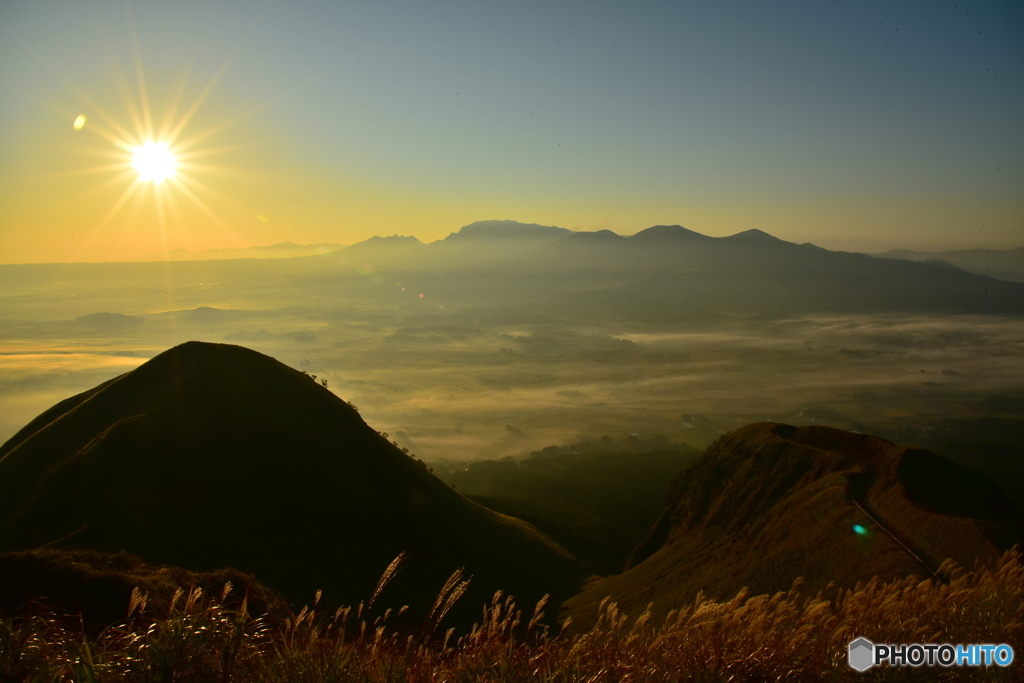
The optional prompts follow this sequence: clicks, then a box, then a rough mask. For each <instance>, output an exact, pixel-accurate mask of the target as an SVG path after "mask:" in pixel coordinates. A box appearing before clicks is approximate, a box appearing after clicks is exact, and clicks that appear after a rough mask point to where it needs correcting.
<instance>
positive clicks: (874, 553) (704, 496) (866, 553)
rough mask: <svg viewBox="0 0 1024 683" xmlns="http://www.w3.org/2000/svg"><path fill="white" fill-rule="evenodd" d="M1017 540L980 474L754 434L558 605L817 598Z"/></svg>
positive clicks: (593, 608) (838, 444)
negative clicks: (744, 592)
mask: <svg viewBox="0 0 1024 683" xmlns="http://www.w3.org/2000/svg"><path fill="white" fill-rule="evenodd" d="M1022 538H1024V516H1022V514H1021V513H1020V511H1018V510H1017V509H1016V508H1015V507H1014V506H1013V505H1012V504H1010V503H1009V501H1008V500H1007V499H1006V498H1005V497H1004V496H1003V495H1002V494H1001V493H1000V492H999V490H998V488H997V487H996V486H995V484H994V483H993V482H992V481H991V480H989V479H987V478H985V477H984V476H982V475H979V474H976V473H974V472H973V471H971V470H969V469H967V468H965V467H963V466H961V465H957V464H955V463H953V462H951V461H949V460H945V459H943V458H940V457H939V456H936V455H934V454H931V453H928V452H926V451H921V450H918V449H908V448H904V447H899V446H895V445H894V444H891V443H889V442H887V441H885V440H883V439H880V438H878V437H873V436H868V435H863V434H854V433H851V432H847V431H845V430H839V429H832V428H829V427H822V426H816V427H802V428H796V427H790V426H788V425H779V424H774V423H760V424H753V425H748V426H747V427H744V428H742V429H740V430H737V431H736V432H733V433H731V434H727V435H726V436H724V437H722V438H721V439H720V440H719V441H717V442H716V443H714V444H712V445H711V446H710V447H709V448H708V450H707V451H706V453H705V454H704V455H703V456H702V457H701V458H700V459H699V460H698V461H697V462H695V463H694V464H693V465H692V466H691V467H690V468H689V469H687V470H685V471H684V472H682V473H681V474H680V475H679V477H677V479H676V480H675V482H674V483H673V485H672V492H671V493H670V495H669V503H668V505H667V507H666V509H665V511H664V513H663V515H662V517H661V518H660V519H659V521H658V523H657V524H656V525H655V527H654V529H653V530H652V532H651V534H650V536H649V537H648V538H647V540H645V541H644V542H643V543H642V544H641V545H640V546H639V547H638V548H637V549H636V551H635V552H634V554H633V556H632V558H631V559H630V567H629V568H628V569H627V571H625V572H624V573H622V574H619V575H616V576H612V577H608V578H605V579H602V580H600V581H596V582H595V583H593V584H592V585H590V586H588V587H587V588H586V589H585V590H584V591H583V592H582V593H581V594H580V595H578V596H575V597H574V598H572V599H571V600H570V601H568V603H567V605H566V614H569V615H571V616H572V617H573V618H574V619H575V620H576V622H577V623H582V624H585V625H587V624H592V623H594V619H596V618H597V614H598V611H599V605H600V604H601V601H602V600H603V599H604V598H605V597H606V596H611V599H612V600H614V601H616V602H618V604H619V605H620V607H621V608H622V609H623V610H624V611H627V612H630V613H632V614H638V613H639V612H640V611H642V610H643V609H644V607H645V606H646V605H647V604H648V603H649V602H654V603H655V604H656V605H657V606H658V610H659V612H658V613H659V614H661V613H664V612H665V611H667V610H668V609H670V608H673V607H678V606H679V605H684V604H687V603H689V602H691V601H692V600H693V599H694V596H695V595H696V594H697V593H698V592H701V591H703V592H704V593H705V594H706V595H708V596H710V597H714V598H718V599H725V598H727V597H728V596H730V595H733V594H735V593H736V591H738V590H740V589H741V588H744V587H747V588H748V589H749V590H750V591H751V593H773V592H775V591H778V590H784V589H785V588H786V587H787V586H789V585H790V584H792V582H793V581H794V580H796V579H797V578H798V577H802V579H803V580H804V581H805V586H806V588H807V590H809V591H811V592H817V591H824V590H834V588H836V587H853V586H855V585H856V584H857V583H858V582H863V581H867V580H869V579H871V578H872V577H875V576H879V577H881V578H883V579H885V580H898V579H901V578H902V577H905V576H908V575H911V574H916V575H918V576H925V577H927V576H933V577H934V576H937V572H938V567H939V565H940V564H941V563H942V562H943V561H944V560H945V559H947V558H953V559H955V560H956V561H957V562H959V563H960V564H962V565H964V566H973V564H974V562H975V561H977V560H980V561H989V560H992V559H993V558H995V557H998V556H999V554H1000V553H1002V552H1003V551H1005V550H1006V549H1007V548H1009V547H1011V546H1012V545H1013V544H1014V543H1017V542H1019V541H1020V540H1021V539H1022Z"/></svg>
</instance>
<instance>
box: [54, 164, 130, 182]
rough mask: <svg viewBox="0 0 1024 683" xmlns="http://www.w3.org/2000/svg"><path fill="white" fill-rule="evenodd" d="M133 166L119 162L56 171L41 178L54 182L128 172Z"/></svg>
mask: <svg viewBox="0 0 1024 683" xmlns="http://www.w3.org/2000/svg"><path fill="white" fill-rule="evenodd" d="M131 167H132V165H131V164H130V163H129V162H127V161H119V162H117V163H113V164H104V165H102V166H89V167H87V168H76V169H74V170H71V171H54V172H53V173H44V174H43V175H41V176H39V177H40V178H42V179H45V180H53V179H55V178H76V177H80V176H86V175H97V174H100V173H110V172H111V171H126V170H129V169H131Z"/></svg>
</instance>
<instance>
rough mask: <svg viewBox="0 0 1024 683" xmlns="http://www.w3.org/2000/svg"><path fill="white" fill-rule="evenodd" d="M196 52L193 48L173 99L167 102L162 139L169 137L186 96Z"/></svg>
mask: <svg viewBox="0 0 1024 683" xmlns="http://www.w3.org/2000/svg"><path fill="white" fill-rule="evenodd" d="M195 59H196V53H195V51H194V50H193V52H192V54H191V55H189V58H188V61H187V62H185V68H184V69H183V70H182V72H181V78H179V79H178V85H177V87H175V89H174V94H173V95H171V100H170V102H169V103H168V104H167V111H166V112H165V113H164V118H163V121H161V123H160V132H159V137H160V139H161V140H166V139H168V136H169V135H170V132H171V127H172V126H173V122H174V116H175V114H177V113H178V108H179V107H180V106H181V100H182V98H184V97H185V87H186V86H187V85H188V79H189V76H190V75H191V73H192V66H193V64H195Z"/></svg>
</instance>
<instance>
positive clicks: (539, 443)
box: [0, 266, 1024, 460]
mask: <svg viewBox="0 0 1024 683" xmlns="http://www.w3.org/2000/svg"><path fill="white" fill-rule="evenodd" d="M154 267H157V266H154ZM353 282H356V283H359V286H355V285H352V286H346V287H342V288H340V289H338V290H336V291H333V292H332V291H331V290H330V288H329V287H327V286H318V287H307V288H301V287H297V286H294V285H293V284H281V283H276V282H274V281H265V282H256V283H255V284H245V285H241V284H234V285H226V284H223V283H214V282H203V281H196V282H180V281H179V282H178V284H175V285H174V286H170V287H168V286H164V285H163V284H161V283H153V282H149V283H146V284H139V282H136V281H134V280H132V281H127V280H126V281H120V282H119V281H103V280H100V281H97V280H96V279H95V278H90V279H75V278H73V277H67V278H63V279H61V278H49V279H47V280H46V281H45V282H36V283H35V284H31V283H28V284H21V285H19V286H16V287H8V288H5V289H4V293H3V294H0V442H2V441H5V440H7V439H8V438H9V437H10V436H12V435H13V434H14V433H15V432H16V431H17V430H18V429H20V428H21V427H22V426H24V425H25V424H26V423H27V422H28V421H29V420H31V419H32V418H33V417H35V416H36V415H38V414H39V413H40V412H42V411H43V410H45V409H46V408H48V407H49V406H51V405H53V404H54V403H56V402H57V401H59V400H61V399H63V398H66V397H68V396H71V395H73V394H75V393H78V392H80V391H83V390H85V389H88V388H90V387H93V386H95V385H96V384H98V383H100V382H102V381H104V380H106V379H108V378H110V377H113V376H116V375H118V374H120V373H123V372H126V371H128V370H131V369H132V368H134V367H136V366H137V365H139V364H140V363H142V362H144V361H145V360H146V359H147V358H150V357H152V356H154V355H155V354H157V353H159V352H160V351H162V350H164V349H166V348H168V347H170V346H173V345H175V344H178V343H180V342H184V341H187V340H190V339H198V340H204V341H214V342H227V343H234V344H240V345H243V346H247V347H250V348H253V349H256V350H258V351H260V352H263V353H266V354H269V355H271V356H274V357H275V358H277V359H279V360H281V361H282V362H284V363H286V364H288V365H290V366H292V367H295V368H298V369H302V370H306V371H308V372H310V373H313V374H316V375H318V376H320V377H322V378H325V379H327V380H328V382H329V385H330V389H331V390H332V391H334V392H335V393H336V394H337V395H339V396H341V397H342V398H344V399H346V400H348V401H350V402H352V403H354V404H355V405H357V406H358V408H359V410H360V412H361V414H362V416H363V417H364V419H365V420H366V421H367V422H368V423H369V424H370V425H371V426H373V427H374V428H376V429H378V430H382V431H387V432H390V433H391V434H392V435H394V438H396V439H397V440H398V441H399V443H400V445H403V446H405V447H408V448H409V449H410V450H411V451H412V452H413V453H415V454H416V455H417V456H418V457H420V458H422V459H424V460H433V459H442V458H450V459H467V460H469V459H477V458H494V457H500V456H504V455H522V454H525V453H528V452H529V451H531V450H535V449H538V448H541V447H543V446H547V445H551V444H564V443H568V442H569V441H571V440H572V439H574V438H575V437H577V436H578V435H584V436H592V437H600V436H603V435H610V436H613V437H625V436H628V435H630V434H639V435H640V438H641V439H644V438H651V437H653V436H655V435H657V434H664V435H666V436H667V437H669V438H671V439H674V440H682V441H686V442H688V443H691V444H693V445H696V446H702V445H704V444H706V443H708V442H709V441H710V440H712V439H714V438H715V437H716V436H717V434H718V433H720V432H722V431H726V430H729V429H733V428H735V427H738V426H740V425H742V424H746V423H748V422H751V421H757V420H765V419H772V420H784V421H788V422H791V423H796V424H809V423H811V422H812V421H816V422H828V423H831V424H835V425H838V426H842V427H848V428H854V429H860V430H868V431H870V430H871V429H872V428H877V427H886V428H892V427H893V426H894V425H904V424H914V425H916V426H921V425H927V424H929V423H930V424H934V423H935V422H936V421H938V420H940V419H942V418H945V417H965V416H978V415H983V414H993V413H992V411H993V410H1000V409H1001V408H999V407H998V405H997V404H998V402H996V403H995V404H994V403H993V402H992V401H988V402H987V403H986V402H985V399H986V398H987V397H989V396H992V395H1016V394H1019V393H1021V392H1022V390H1024V337H1022V335H1021V329H1022V326H1021V321H1020V320H1019V319H1015V318H1000V317H993V316H962V317H955V316H934V315H933V316H925V315H921V316H906V315H902V316H898V315H893V314H887V315H878V316H870V315H857V316H843V315H831V316H805V317H801V318H798V319H791V320H774V321H755V320H752V319H750V318H748V319H746V320H744V319H740V318H732V319H730V318H716V319H715V320H713V321H700V320H689V321H685V320H679V319H677V318H674V317H673V316H671V315H669V314H666V319H665V321H664V323H661V324H659V323H658V322H656V321H654V322H652V321H650V320H649V319H645V320H642V321H636V320H632V321H631V320H629V319H628V318H624V319H621V320H610V319H609V320H601V321H595V320H593V319H586V318H583V317H581V318H580V319H574V318H573V317H572V316H571V314H569V313H566V314H565V315H563V316H561V317H556V316H552V315H541V314H537V313H533V312H531V311H530V310H529V309H528V307H527V308H524V307H519V308H516V307H512V308H502V309H489V308H488V307H487V306H485V305H482V304H479V303H474V302H470V303H467V302H465V301H463V302H455V303H452V302H451V301H446V302H440V301H437V300H434V299H433V298H432V297H429V296H424V297H423V298H420V297H419V295H418V293H417V292H415V291H412V292H409V294H411V296H404V293H403V297H402V298H401V299H400V300H398V299H396V301H395V302H392V303H390V304H387V305H382V304H381V301H382V299H381V297H380V296H379V295H378V294H375V293H374V291H375V290H373V289H372V287H371V289H370V290H365V286H366V283H368V282H370V280H368V279H367V278H361V279H360V278H356V279H355V280H353ZM350 284H351V283H350ZM385 286H386V288H387V289H388V291H391V292H400V291H401V285H400V284H397V283H392V282H391V281H390V280H388V281H387V282H386V283H384V285H380V284H379V283H378V285H377V287H378V289H381V288H382V287H385ZM392 287H394V289H391V288H392ZM102 314H108V315H102ZM993 406H995V407H993Z"/></svg>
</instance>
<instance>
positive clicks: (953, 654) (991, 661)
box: [846, 638, 1013, 671]
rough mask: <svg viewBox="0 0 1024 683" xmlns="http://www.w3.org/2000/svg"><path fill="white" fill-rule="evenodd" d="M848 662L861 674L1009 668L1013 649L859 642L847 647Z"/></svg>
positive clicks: (1008, 647) (856, 641)
mask: <svg viewBox="0 0 1024 683" xmlns="http://www.w3.org/2000/svg"><path fill="white" fill-rule="evenodd" d="M846 661H847V662H848V663H849V664H850V667H851V668H853V669H855V670H857V671H867V670H868V669H870V668H871V667H873V666H882V665H883V664H885V665H888V666H914V667H917V666H944V667H950V666H993V665H995V666H1009V665H1010V664H1012V663H1013V648H1012V647H1010V646H1009V645H1007V644H1005V643H1002V644H999V645H992V644H983V645H950V644H949V643H942V644H940V645H936V644H933V643H927V644H924V643H913V644H910V645H906V644H904V645H890V644H880V643H872V642H871V641H870V640H868V639H867V638H857V640H854V641H853V642H851V643H850V644H849V646H848V647H847V655H846Z"/></svg>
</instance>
